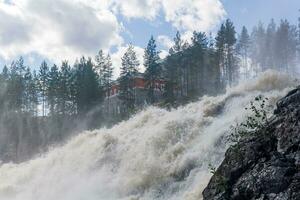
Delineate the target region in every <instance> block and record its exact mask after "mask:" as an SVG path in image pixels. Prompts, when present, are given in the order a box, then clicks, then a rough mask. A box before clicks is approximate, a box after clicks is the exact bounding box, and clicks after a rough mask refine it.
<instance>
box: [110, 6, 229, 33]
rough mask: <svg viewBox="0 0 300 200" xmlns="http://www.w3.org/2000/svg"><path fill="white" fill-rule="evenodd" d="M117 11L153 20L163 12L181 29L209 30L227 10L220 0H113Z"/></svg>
mask: <svg viewBox="0 0 300 200" xmlns="http://www.w3.org/2000/svg"><path fill="white" fill-rule="evenodd" d="M111 1H112V2H113V4H114V8H115V9H114V10H115V12H118V13H121V14H122V15H124V16H125V17H127V18H145V19H150V20H153V19H154V18H155V17H156V16H158V15H159V14H160V12H162V13H163V15H164V18H165V20H166V21H167V22H170V23H171V24H172V25H173V26H174V27H175V28H177V29H178V30H181V31H193V30H197V31H208V30H209V29H211V28H212V27H213V26H215V25H217V24H218V23H219V22H220V20H222V19H223V17H224V16H225V14H226V12H225V10H224V8H223V5H222V3H221V1H220V0H126V1H121V0H111Z"/></svg>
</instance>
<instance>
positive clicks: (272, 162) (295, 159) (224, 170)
mask: <svg viewBox="0 0 300 200" xmlns="http://www.w3.org/2000/svg"><path fill="white" fill-rule="evenodd" d="M299 122H300V88H297V89H295V90H293V91H291V92H290V93H289V94H288V95H287V96H286V97H284V98H283V99H281V100H280V101H279V102H278V103H277V109H276V110H275V111H274V117H273V118H272V120H271V121H270V122H269V123H268V124H267V125H266V126H265V127H263V128H261V129H260V130H257V131H256V132H255V134H251V135H249V136H246V137H244V138H243V139H242V140H241V141H240V142H238V143H237V144H236V145H234V146H232V147H230V148H229V149H228V151H227V152H226V155H225V159H224V161H223V162H222V164H221V165H220V167H219V168H218V169H217V170H216V172H215V173H214V175H213V177H212V178H211V180H210V182H209V184H208V186H207V187H206V189H205V190H204V191H203V198H204V200H227V199H233V200H234V199H236V200H239V199H240V200H247V199H251V200H252V199H253V200H254V199H260V200H290V199H291V200H299V199H300V123H299Z"/></svg>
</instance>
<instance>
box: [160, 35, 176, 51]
mask: <svg viewBox="0 0 300 200" xmlns="http://www.w3.org/2000/svg"><path fill="white" fill-rule="evenodd" d="M157 42H158V43H159V44H161V45H162V46H163V47H164V48H165V49H170V48H171V47H172V46H173V45H174V42H173V40H171V38H170V37H169V36H167V35H159V36H158V37H157Z"/></svg>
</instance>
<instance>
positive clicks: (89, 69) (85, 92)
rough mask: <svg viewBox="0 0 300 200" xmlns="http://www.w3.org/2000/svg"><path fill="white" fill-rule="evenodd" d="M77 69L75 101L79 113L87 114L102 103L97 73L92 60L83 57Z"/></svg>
mask: <svg viewBox="0 0 300 200" xmlns="http://www.w3.org/2000/svg"><path fill="white" fill-rule="evenodd" d="M74 69H75V83H74V86H75V88H76V89H75V90H76V91H75V101H76V107H77V113H78V114H79V115H81V116H83V115H85V114H87V113H88V112H89V111H90V110H91V109H92V108H93V107H95V106H96V105H97V104H100V103H101V101H102V93H101V91H100V88H99V81H98V76H97V72H96V71H95V68H94V64H93V63H92V60H91V59H90V58H89V59H85V58H84V57H82V58H81V59H80V62H79V63H77V64H76V65H75V67H74Z"/></svg>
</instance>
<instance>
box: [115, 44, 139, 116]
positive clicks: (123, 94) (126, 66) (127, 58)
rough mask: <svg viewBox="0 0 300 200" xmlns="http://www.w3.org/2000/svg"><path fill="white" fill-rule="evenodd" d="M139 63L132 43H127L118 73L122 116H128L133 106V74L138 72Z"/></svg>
mask: <svg viewBox="0 0 300 200" xmlns="http://www.w3.org/2000/svg"><path fill="white" fill-rule="evenodd" d="M139 65H140V63H139V61H138V59H137V56H136V52H135V51H134V48H133V46H132V45H129V47H128V48H127V50H126V52H125V54H124V55H123V57H122V67H121V73H120V78H119V80H120V84H119V87H120V88H119V90H120V93H119V95H118V98H119V99H120V100H121V101H122V102H123V107H124V109H123V110H122V115H123V117H128V116H129V113H130V112H132V111H133V110H134V108H135V91H134V87H135V85H134V84H135V83H134V81H135V79H134V77H135V75H136V74H137V73H138V67H139Z"/></svg>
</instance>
